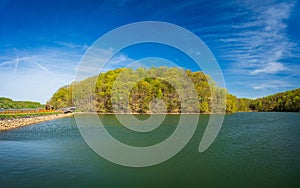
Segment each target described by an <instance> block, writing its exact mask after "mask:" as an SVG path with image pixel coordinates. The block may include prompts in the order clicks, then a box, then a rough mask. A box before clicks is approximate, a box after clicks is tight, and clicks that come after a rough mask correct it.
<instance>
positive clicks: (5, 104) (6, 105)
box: [0, 97, 44, 109]
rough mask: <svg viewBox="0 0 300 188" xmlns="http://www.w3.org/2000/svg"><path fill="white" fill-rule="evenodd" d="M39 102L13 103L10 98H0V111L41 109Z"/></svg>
mask: <svg viewBox="0 0 300 188" xmlns="http://www.w3.org/2000/svg"><path fill="white" fill-rule="evenodd" d="M43 107H44V105H42V104H41V103H39V102H31V101H13V100H12V99H10V98H5V97H0V109H23V108H43Z"/></svg>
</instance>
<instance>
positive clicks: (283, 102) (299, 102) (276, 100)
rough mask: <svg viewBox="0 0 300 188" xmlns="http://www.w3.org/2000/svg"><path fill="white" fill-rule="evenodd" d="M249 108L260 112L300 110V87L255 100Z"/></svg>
mask: <svg viewBox="0 0 300 188" xmlns="http://www.w3.org/2000/svg"><path fill="white" fill-rule="evenodd" d="M249 108H250V109H251V110H253V111H260V112H272V111H278V112H300V88H298V89H294V90H289V91H285V92H281V93H277V94H274V95H269V96H266V97H263V98H259V99H256V100H253V101H252V103H251V105H250V107H249Z"/></svg>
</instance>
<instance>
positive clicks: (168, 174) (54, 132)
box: [0, 112, 300, 187]
mask: <svg viewBox="0 0 300 188" xmlns="http://www.w3.org/2000/svg"><path fill="white" fill-rule="evenodd" d="M138 117H139V118H147V115H138ZM179 117H180V116H179V115H167V116H166V119H165V121H164V122H163V124H162V125H161V126H160V127H158V128H157V129H155V130H154V131H151V132H149V133H136V132H132V131H128V130H126V129H124V127H122V126H121V125H120V123H119V122H118V121H117V120H116V118H115V117H114V115H100V118H102V120H103V122H104V124H105V127H106V129H107V130H108V131H109V132H110V134H111V135H113V136H114V137H116V138H117V139H118V140H120V141H121V142H124V143H127V144H130V145H135V146H147V145H153V144H157V143H159V142H160V141H162V140H164V139H166V138H167V137H168V136H170V135H171V134H172V132H173V131H174V129H175V128H176V122H177V121H178V118H179ZM208 118H209V115H200V121H199V123H198V127H197V130H196V132H195V134H194V135H193V137H192V139H191V140H190V142H189V143H188V144H187V146H186V147H185V148H184V149H183V150H182V151H180V152H179V153H178V154H177V155H175V156H174V157H173V158H171V159H169V160H167V161H166V162H163V163H161V164H158V165H154V166H150V167H143V168H132V167H124V166H119V165H117V164H114V163H111V162H109V161H107V160H105V159H103V158H102V157H100V156H99V155H97V154H96V153H95V152H94V151H93V150H92V149H91V148H90V147H89V146H88V145H87V144H86V143H85V141H84V140H83V138H82V137H81V135H80V132H79V130H78V127H77V126H76V123H75V121H74V118H63V119H57V120H53V121H49V122H44V123H40V124H35V125H30V126H26V127H21V128H18V129H14V130H10V131H6V132H0V174H1V175H0V183H1V184H0V186H1V187H20V186H22V187H57V186H59V187H100V186H102V187H108V186H110V187H200V186H202V187H299V186H300V113H275V112H274V113H271V112H270V113H262V112H261V113H236V114H229V115H226V116H225V120H224V124H223V126H222V128H221V130H220V132H219V135H218V136H217V138H216V140H215V142H214V143H213V144H212V145H211V146H210V147H209V148H208V149H207V150H206V151H205V152H203V153H199V152H198V147H199V143H200V141H201V138H202V135H203V133H204V130H205V127H206V123H207V121H208ZM187 126H188V125H187Z"/></svg>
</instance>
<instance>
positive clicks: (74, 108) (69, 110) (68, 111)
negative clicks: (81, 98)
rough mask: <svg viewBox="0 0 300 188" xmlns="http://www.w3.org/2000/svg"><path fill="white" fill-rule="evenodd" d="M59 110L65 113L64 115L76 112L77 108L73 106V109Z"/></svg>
mask: <svg viewBox="0 0 300 188" xmlns="http://www.w3.org/2000/svg"><path fill="white" fill-rule="evenodd" d="M58 110H60V111H63V113H64V114H67V113H72V112H74V111H75V110H76V107H75V106H72V107H67V108H60V109H58Z"/></svg>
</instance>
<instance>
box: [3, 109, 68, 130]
mask: <svg viewBox="0 0 300 188" xmlns="http://www.w3.org/2000/svg"><path fill="white" fill-rule="evenodd" d="M72 115H73V113H69V114H52V115H44V116H33V117H20V118H13V119H2V120H0V132H1V131H7V130H11V129H16V128H19V127H24V126H27V125H31V124H37V123H42V122H46V121H50V120H54V119H59V118H64V117H69V116H72Z"/></svg>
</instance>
